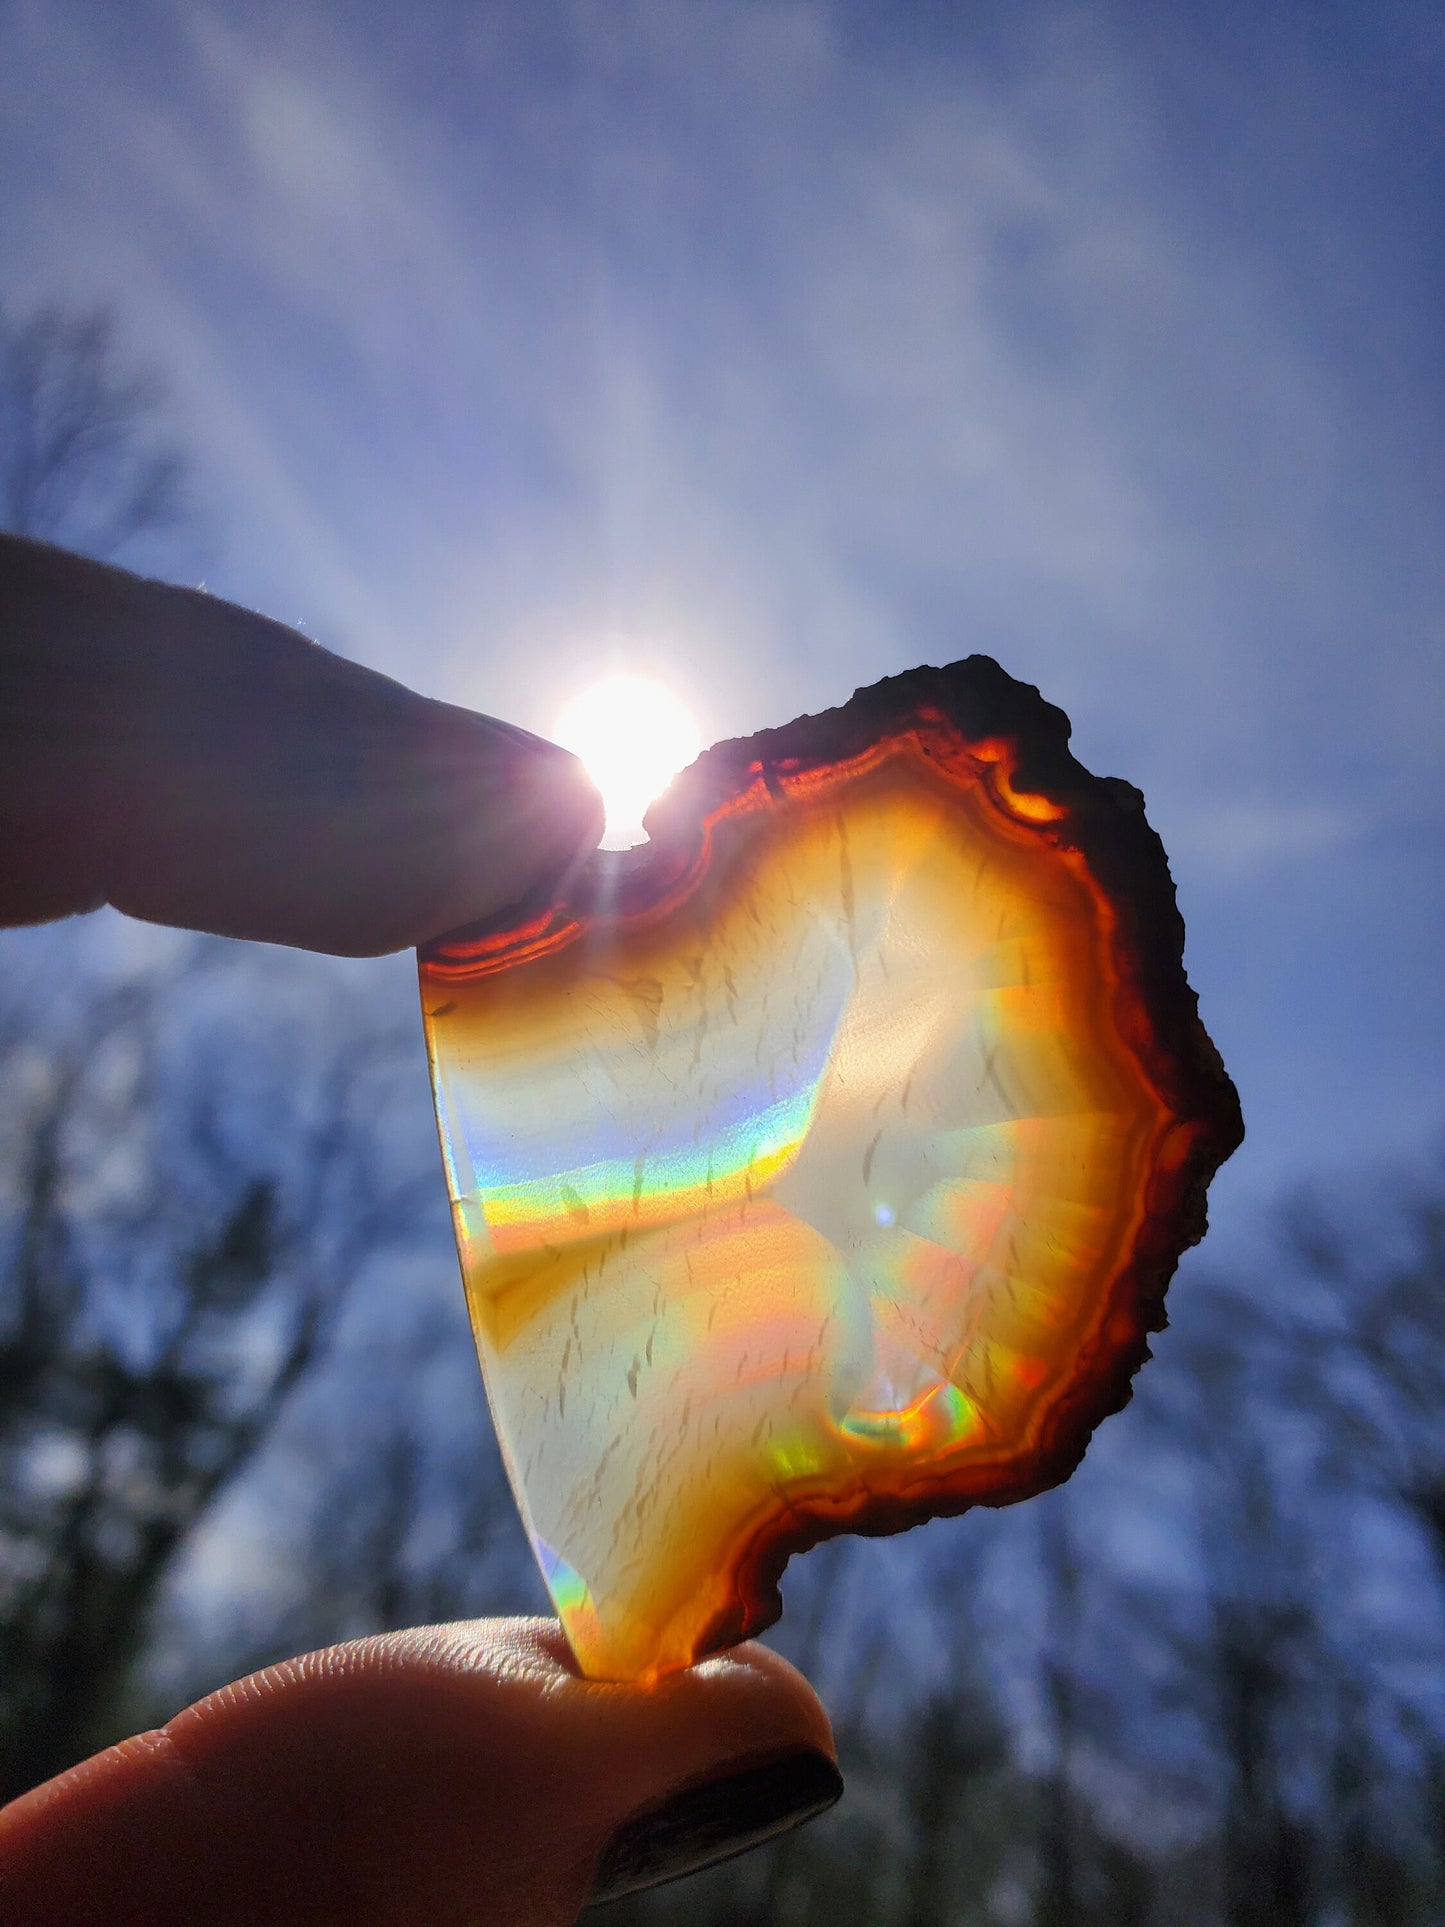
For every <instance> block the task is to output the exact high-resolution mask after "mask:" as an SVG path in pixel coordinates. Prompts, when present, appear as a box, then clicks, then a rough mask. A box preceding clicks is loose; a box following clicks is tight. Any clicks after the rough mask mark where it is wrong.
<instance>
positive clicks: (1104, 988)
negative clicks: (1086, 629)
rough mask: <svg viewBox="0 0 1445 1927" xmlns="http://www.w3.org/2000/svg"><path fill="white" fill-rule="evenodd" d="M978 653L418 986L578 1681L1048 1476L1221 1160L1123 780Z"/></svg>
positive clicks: (770, 758)
mask: <svg viewBox="0 0 1445 1927" xmlns="http://www.w3.org/2000/svg"><path fill="white" fill-rule="evenodd" d="M1068 735H1069V725H1068V722H1067V719H1066V718H1065V717H1064V715H1063V714H1062V712H1061V711H1059V710H1058V709H1055V708H1053V707H1051V706H1050V705H1048V704H1047V703H1045V702H1044V701H1043V699H1042V698H1041V697H1040V696H1039V694H1038V692H1037V691H1036V690H1033V689H1030V688H1027V687H1026V686H1024V685H1022V684H1020V683H1017V682H1014V681H1013V680H1012V679H1011V678H1010V677H1008V676H1007V675H1005V673H1004V672H1003V671H1002V670H1001V669H1000V668H999V667H998V666H997V664H995V663H993V662H991V661H989V660H988V659H987V658H985V657H977V656H975V657H972V658H970V659H969V660H968V661H966V662H961V663H956V664H954V665H953V666H952V667H950V668H947V669H920V670H916V671H914V672H912V673H910V674H908V675H904V676H899V677H895V678H892V679H891V680H889V681H887V682H883V683H880V684H878V685H877V686H876V687H875V688H872V689H868V690H864V691H861V692H860V693H859V694H857V695H856V696H855V697H854V698H853V700H852V701H851V702H850V703H848V704H847V705H846V706H845V707H844V708H842V709H837V710H833V711H831V712H829V713H828V714H825V715H821V716H814V717H804V718H802V719H800V720H799V721H797V722H795V723H792V724H790V725H788V726H787V727H786V728H783V729H778V730H771V731H767V732H764V733H763V734H761V735H758V736H755V737H752V738H750V739H749V740H747V741H744V742H733V743H722V744H719V745H718V746H717V747H715V748H713V749H711V750H708V751H707V752H706V753H705V754H704V755H703V756H701V757H700V758H699V759H698V761H697V762H696V763H694V764H693V766H692V767H691V769H689V770H687V771H686V772H684V774H683V775H682V776H681V777H680V778H678V779H677V781H676V782H675V783H674V785H673V787H672V788H671V790H669V792H668V793H667V795H666V796H665V797H664V798H663V799H662V800H661V801H660V802H659V803H657V804H655V805H654V807H653V810H652V812H651V814H650V815H649V817H648V819H647V828H648V830H649V833H650V836H651V842H650V843H648V844H644V845H643V846H641V848H640V849H638V850H636V851H629V852H625V853H621V854H619V853H615V852H599V853H597V854H596V855H595V856H594V857H592V858H591V859H590V860H589V861H588V863H587V864H586V866H585V867H583V868H582V870H581V871H580V873H579V874H578V875H577V876H575V877H574V878H573V879H572V881H571V883H570V884H569V885H567V886H566V887H565V888H564V890H563V891H562V893H561V894H560V895H559V896H558V897H557V898H556V899H555V900H552V901H549V902H546V903H540V904H536V905H533V906H530V907H528V908H525V909H524V910H522V911H519V912H518V913H517V914H516V915H514V916H512V917H511V918H508V919H504V920H502V921H500V922H497V923H494V924H492V925H490V926H488V927H484V928H477V929H475V930H471V931H468V932H464V933H462V934H461V935H459V936H457V937H455V938H453V939H449V940H447V941H444V942H442V943H439V944H437V945H435V946H433V947H432V948H431V949H430V950H429V951H428V952H427V953H425V955H424V956H423V959H422V964H421V981H422V997H423V1008H424V1012H425V1019H426V1026H427V1035H428V1041H429V1047H430V1052H431V1061H432V1068H433V1076H434V1087H435V1093H436V1102H437V1113H438V1117H439V1120H440V1126H441V1137H442V1145H443V1152H444V1157H445V1162H446V1168H447V1175H448V1181H449V1184H450V1188H451V1197H452V1205H453V1212H454V1217H455V1223H456V1233H457V1243H458V1247H459V1249H460V1253H461V1261H462V1270H463V1274H464V1278H465V1283H466V1291H467V1299H468V1304H469V1306H470V1310H471V1317H472V1325H473V1329H474V1331H475V1333H476V1340H477V1348H478V1351H479V1353H480V1355H481V1361H482V1369H483V1372H484V1374H485V1378H486V1384H487V1391H488V1395H489V1397H490V1401H491V1406H492V1411H493V1414H494V1416H495V1419H496V1423H497V1429H498V1432H499V1434H500V1437H501V1441H502V1446H503V1450H504V1452H505V1455H506V1459H507V1463H508V1467H509V1470H510V1473H511V1478H512V1483H513V1487H514V1489H515V1491H516V1495H517V1500H518V1503H519V1505H520V1507H521V1510H522V1515H523V1518H524V1519H525V1521H526V1524H527V1529H528V1531H529V1533H530V1534H531V1538H532V1543H533V1546H534V1547H535V1549H536V1553H537V1557H538V1559H539V1561H540V1563H541V1566H542V1570H543V1573H544V1574H545V1576H546V1579H547V1584H548V1586H549V1588H550V1589H551V1593H552V1597H553V1599H554V1600H555V1602H556V1606H557V1611H558V1613H559V1614H560V1615H561V1619H562V1623H563V1625H564V1627H565V1628H566V1632H567V1636H568V1638H569V1639H570V1641H571V1643H572V1647H573V1651H574V1652H575V1654H576V1657H577V1660H578V1663H579V1665H580V1666H581V1668H582V1670H583V1671H584V1672H585V1673H587V1674H588V1675H590V1676H593V1677H596V1678H603V1679H651V1678H655V1677H656V1676H658V1675H659V1674H661V1673H664V1672H666V1671H669V1670H671V1669H673V1668H676V1667H681V1666H685V1665H687V1664H689V1663H690V1662H691V1661H693V1660H695V1659H697V1658H698V1657H700V1656H701V1655H702V1654H705V1653H707V1652H709V1651H712V1650H715V1649H716V1648H719V1647H721V1646H725V1645H728V1644H731V1643H732V1642H734V1641H736V1640H738V1639H741V1638H743V1637H744V1636H745V1635H747V1634H750V1633H754V1632H757V1631H758V1630H760V1629H761V1628H762V1627H764V1626H767V1625H768V1624H770V1623H771V1622H772V1620H773V1619H774V1618H776V1616H777V1613H778V1610H779V1599H778V1591H777V1581H778V1578H779V1576H780V1574H781V1572H782V1568H783V1566H784V1564H785V1563H786V1561H787V1559H788V1557H789V1555H790V1554H791V1553H793V1552H795V1551H798V1550H800V1549H801V1548H803V1547H806V1546H808V1545H811V1544H813V1543H814V1542H815V1541H817V1540H819V1539H822V1538H826V1537H828V1536H830V1535H832V1534H834V1533H838V1532H868V1533H883V1532H894V1531H898V1530H900V1529H902V1528H903V1527H905V1526H910V1525H913V1524H915V1523H916V1522H918V1521H920V1520H922V1519H926V1518H928V1517H930V1516H932V1515H934V1514H938V1513H954V1512H960V1511H962V1510H964V1509H965V1508H966V1507H968V1506H971V1505H974V1504H979V1503H982V1504H988V1505H999V1504H1002V1503H1004V1502H1006V1501H1009V1500H1013V1499H1020V1498H1024V1497H1027V1496H1028V1495H1029V1494H1031V1493H1035V1492H1038V1491H1040V1490H1042V1489H1043V1488H1044V1487H1046V1486H1050V1485H1053V1484H1055V1483H1056V1482H1057V1481H1059V1480H1060V1479H1062V1478H1065V1477H1066V1476H1067V1475H1068V1473H1069V1472H1070V1471H1071V1470H1072V1469H1073V1467H1074V1466H1075V1464H1076V1463H1077V1462H1078V1459H1079V1457H1080V1455H1081V1454H1082V1452H1083V1449H1084V1446H1085V1443H1086V1441H1087V1439H1088V1437H1089V1434H1090V1432H1091V1431H1092V1429H1093V1427H1094V1426H1095V1425H1096V1424H1097V1423H1098V1421H1099V1420H1100V1419H1101V1418H1102V1417H1104V1415H1105V1414H1106V1413H1108V1412H1110V1411H1113V1410H1114V1409H1116V1408H1117V1407H1118V1406H1119V1405H1121V1404H1122V1403H1123V1402H1124V1400H1125V1399H1126V1398H1127V1396H1128V1389H1129V1381H1130V1378H1131V1376H1132V1374H1133V1372H1134V1371H1135V1370H1136V1368H1137V1367H1138V1365H1139V1364H1140V1363H1141V1361H1142V1360H1143V1359H1144V1358H1145V1357H1146V1356H1147V1355H1148V1347H1147V1334H1148V1333H1149V1332H1150V1331H1151V1330H1155V1329H1158V1328H1159V1327H1160V1326H1161V1325H1162V1324H1163V1322H1164V1320H1163V1295H1164V1288H1165V1285H1166V1284H1167V1282H1168V1279H1169V1277H1170V1274H1171V1273H1172V1271H1173V1269H1174V1267H1175V1264H1176V1262H1177V1260H1178V1257H1179V1254H1180V1252H1181V1251H1182V1250H1183V1249H1184V1247H1185V1246H1187V1245H1189V1244H1191V1243H1193V1242H1194V1241H1195V1240H1196V1239H1198V1238H1199V1237H1200V1236H1201V1235H1202V1232H1203V1229H1204V1192H1205V1187H1206V1185H1207V1183H1208V1181H1209V1179H1210V1177H1211V1176H1212V1174H1213V1172H1214V1170H1215V1169H1216V1167H1217V1166H1218V1164H1219V1163H1220V1162H1221V1161H1222V1159H1223V1158H1224V1157H1226V1156H1227V1155H1228V1154H1229V1152H1230V1151H1231V1150H1232V1149H1233V1148H1234V1146H1235V1145H1236V1144H1237V1143H1238V1141H1239V1138H1240V1135H1241V1125H1240V1120H1239V1107H1238V1102H1237V1099H1236V1097H1235V1093H1234V1088H1233V1086H1232V1085H1231V1084H1230V1082H1229V1080H1228V1078H1227V1077H1226V1076H1225V1074H1224V1071H1223V1069H1222V1067H1221V1065H1220V1062H1219V1059H1218V1056H1217V1055H1216V1053H1215V1051H1214V1049H1213V1046H1212V1045H1211V1043H1210V1041H1209V1039H1208V1037H1207V1036H1206V1035H1205V1032H1204V1030H1203V1028H1202V1027H1201V1025H1200V1023H1199V1020H1198V1016H1197V1014H1196V1006H1195V999H1194V996H1193V993H1192V992H1191V991H1190V989H1189V986H1188V984H1187V982H1186V980H1185V977H1184V971H1183V964H1182V951H1183V935H1184V932H1183V925H1182V924H1181V922H1180V919H1179V916H1178V913H1177V911H1176V909H1175V902H1174V890H1173V885H1172V883H1171V881H1170V876H1169V870H1168V866H1167V864H1166V861H1165V857H1164V852H1163V849H1162V847H1161V846H1160V844H1159V841H1158V839H1157V837H1156V836H1155V835H1154V833H1153V832H1152V830H1150V829H1149V827H1148V825H1147V824H1146V822H1145V819H1144V813H1143V806H1142V799H1141V798H1140V796H1139V794H1138V792H1137V791H1135V790H1133V789H1131V788H1130V787H1129V786H1128V785H1127V784H1124V783H1120V782H1116V781H1112V780H1101V779H1099V778H1096V777H1093V776H1090V775H1089V774H1088V772H1087V771H1085V770H1084V769H1083V768H1081V766H1080V765H1079V764H1078V763H1077V762H1076V761H1075V760H1074V758H1073V756H1072V755H1071V754H1070V752H1069V749H1068Z"/></svg>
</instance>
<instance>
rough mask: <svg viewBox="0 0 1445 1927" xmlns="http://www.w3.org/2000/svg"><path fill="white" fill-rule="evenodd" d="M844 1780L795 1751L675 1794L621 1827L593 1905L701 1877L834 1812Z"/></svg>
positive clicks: (824, 1762) (819, 1757)
mask: <svg viewBox="0 0 1445 1927" xmlns="http://www.w3.org/2000/svg"><path fill="white" fill-rule="evenodd" d="M842 1792H843V1776H842V1774H841V1773H840V1772H839V1771H838V1769H837V1767H836V1766H834V1764H833V1762H832V1761H831V1760H830V1759H827V1758H826V1757H825V1756H824V1755H823V1754H821V1753H811V1752H809V1753H789V1754H787V1755H785V1756H784V1758H782V1759H781V1760H769V1761H768V1762H767V1764H766V1765H765V1766H754V1767H748V1768H745V1769H744V1770H743V1771H742V1772H740V1773H729V1774H727V1775H726V1776H725V1777H724V1778H722V1779H720V1780H708V1781H706V1782H705V1783H704V1784H703V1785H702V1786H695V1787H687V1788H685V1789H684V1791H683V1792H681V1793H674V1794H673V1796H672V1798H671V1799H670V1800H665V1801H664V1802H663V1803H662V1805H661V1806H658V1807H652V1808H650V1809H649V1810H648V1811H647V1812H645V1813H639V1814H638V1815H636V1816H635V1818H633V1819H631V1820H629V1821H627V1823H626V1824H625V1825H624V1826H623V1827H621V1828H620V1829H619V1831H618V1832H617V1833H616V1834H615V1835H614V1836H613V1838H612V1843H611V1845H610V1846H609V1847H608V1849H607V1851H606V1852H605V1853H604V1854H603V1856H602V1860H601V1863H600V1865H599V1866H598V1869H597V1878H596V1880H595V1882H594V1883H593V1887H592V1896H591V1898H590V1899H589V1901H588V1902H587V1905H588V1906H589V1907H600V1906H602V1905H603V1904H604V1903H605V1902H606V1901H609V1900H620V1899H621V1898H622V1896H623V1895H624V1894H635V1893H639V1892H640V1891H641V1890H642V1889H643V1888H644V1887H660V1886H661V1885H662V1883H663V1882H664V1881H665V1880H680V1879H681V1878H682V1876H683V1875H684V1874H689V1873H700V1872H701V1871H702V1869H703V1868H704V1867H715V1866H717V1864H718V1862H719V1861H722V1860H731V1859H732V1858H733V1856H734V1855H735V1854H739V1853H746V1852H747V1851H748V1850H749V1848H751V1847H760V1846H762V1844H763V1843H764V1841H766V1840H771V1839H773V1838H774V1836H775V1835H777V1834H780V1833H786V1832H787V1831H788V1830H789V1828H790V1827H797V1826H801V1825H802V1823H803V1822H804V1821H805V1820H812V1819H814V1818H815V1817H816V1816H817V1815H818V1814H820V1813H826V1812H827V1810H828V1808H829V1807H831V1806H832V1805H834V1804H835V1802H836V1801H837V1800H838V1799H839V1798H840V1797H841V1795H842Z"/></svg>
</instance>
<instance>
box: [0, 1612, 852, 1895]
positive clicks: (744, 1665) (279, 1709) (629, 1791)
mask: <svg viewBox="0 0 1445 1927" xmlns="http://www.w3.org/2000/svg"><path fill="white" fill-rule="evenodd" d="M565 1650H566V1649H565V1647H564V1645H563V1643H562V1640H561V1635H560V1633H559V1631H558V1629H557V1628H556V1626H555V1625H554V1624H552V1623H551V1622H547V1621H539V1620H502V1621H481V1622H475V1623H473V1624H468V1625H458V1626H442V1627H433V1628H429V1629H426V1630H424V1631H420V1632H412V1633H400V1634H391V1635H387V1636H385V1637H383V1638H379V1639H372V1640H364V1641H361V1642H359V1643H357V1644H355V1645H351V1646H340V1647H334V1648H332V1649H330V1650H329V1651H326V1652H322V1653H314V1654H311V1655H309V1656H308V1657H307V1658H305V1659H299V1660H293V1661H290V1662H288V1663H287V1664H286V1665H284V1666H278V1667H273V1668H271V1669H270V1670H269V1671H267V1672H265V1673H260V1674H257V1675H255V1676H254V1677H253V1678H251V1679H249V1680H243V1681H241V1682H240V1683H239V1684H237V1685H234V1686H229V1687H226V1688H224V1689H223V1690H222V1691H221V1692H219V1693H216V1694H213V1695H212V1696H211V1697H210V1698H209V1699H206V1700H202V1701H201V1702H200V1703H199V1704H198V1705H196V1706H193V1707H191V1708H189V1709H188V1710H187V1711H186V1712H184V1713H182V1714H181V1715H180V1716H179V1717H178V1718H177V1719H174V1720H172V1721H171V1723H170V1725H169V1726H167V1727H165V1728H164V1729H163V1730H161V1731H160V1732H158V1733H150V1734H146V1735H144V1736H142V1737H141V1738H140V1739H136V1740H129V1741H127V1742H125V1744H124V1745H122V1746H119V1747H115V1748H112V1749H111V1751H110V1752H108V1753H102V1754H98V1755H97V1756H96V1757H95V1758H94V1759H92V1760H89V1761H87V1762H85V1764H84V1765H82V1766H80V1767H77V1768H76V1769H74V1771H72V1772H70V1773H67V1774H63V1775H62V1776H61V1777H60V1778H59V1779H57V1780H52V1781H51V1782H50V1783H49V1784H48V1785H47V1786H44V1787H41V1788H39V1789H38V1790H37V1791H36V1792H34V1793H31V1794H27V1795H26V1796H25V1797H24V1798H22V1799H20V1800H17V1801H15V1802H13V1803H12V1804H11V1806H9V1807H8V1808H6V1809H5V1811H4V1812H3V1813H0V1903H3V1904H0V1915H3V1917H4V1918H6V1919H15V1920H21V1919H23V1920H25V1921H27V1922H30V1923H32V1927H51V1923H57V1924H58V1923H60V1922H65V1923H67V1927H73V1924H74V1923H77V1922H86V1921H96V1922H101V1921H103V1922H106V1923H107V1924H108V1927H123V1924H124V1923H129V1922H136V1923H140V1922H145V1923H146V1927H167V1923H171V1922H187V1923H189V1922H196V1921H205V1922H207V1923H213V1924H214V1927H229V1923H232V1922H235V1923H242V1922H244V1923H247V1927H250V1924H251V1923H254V1922H256V1921H262V1920H264V1921H269V1922H277V1923H282V1922H284V1923H290V1924H292V1927H320V1923H332V1922H334V1923H337V1924H338V1927H340V1924H341V1923H353V1922H356V1921H362V1920H364V1921H367V1922H369V1923H376V1927H403V1924H405V1927H410V1924H411V1923H417V1927H421V1923H426V1924H427V1927H448V1923H453V1922H455V1923H462V1922H468V1923H476V1922H487V1923H492V1924H493V1927H553V1924H555V1923H560V1922H566V1921H571V1920H573V1919H575V1917H576V1915H577V1912H578V1910H579V1908H581V1907H582V1906H583V1905H584V1903H585V1902H586V1901H587V1900H588V1898H589V1896H594V1897H598V1898H607V1897H613V1896H615V1895H616V1894H619V1893H622V1892H626V1891H630V1890H632V1889H634V1888H635V1887H637V1886H639V1885H647V1884H653V1883H654V1882H655V1881H656V1880H657V1879H658V1878H665V1877H670V1876H671V1875H673V1874H676V1873H680V1872H685V1871H690V1870H691V1869H692V1868H693V1867H695V1866H697V1865H700V1864H711V1862H712V1861H714V1860H717V1859H720V1858H725V1857H726V1856H727V1854H728V1853H730V1852H736V1851H741V1850H742V1849H744V1848H746V1847H747V1846H749V1845H753V1844H756V1843H757V1841H758V1840H760V1839H763V1838H766V1837H769V1835H770V1834H771V1833H775V1832H778V1831H781V1830H782V1829H783V1828H784V1827H786V1826H788V1825H792V1824H796V1823H797V1822H798V1821H800V1820H802V1819H806V1818H809V1817H811V1815H812V1814H813V1813H815V1812H819V1811H821V1810H822V1808H823V1807H825V1806H827V1805H830V1804H831V1803H832V1800H833V1799H835V1798H836V1797H837V1794H838V1793H839V1792H840V1791H841V1789H842V1782H841V1780H839V1779H838V1777H837V1770H836V1765H835V1764H834V1755H833V1743H832V1737H831V1734H830V1731H829V1727H828V1722H827V1717H826V1715H825V1714H824V1712H823V1710H822V1707H821V1706H820V1705H819V1703H818V1701H817V1699H816V1698H815V1697H814V1695H813V1693H812V1692H811V1690H810V1689H809V1688H808V1686H807V1685H806V1684H805V1682H804V1681H803V1679H802V1678H801V1676H800V1675H799V1674H797V1673H796V1672H794V1671H793V1669H792V1668H791V1667H790V1666H788V1665H787V1663H786V1662H785V1661H784V1660H781V1659H779V1658H778V1657H777V1656H776V1655H775V1654H773V1653H770V1652H768V1651H767V1650H766V1649H765V1648H763V1647H760V1646H743V1647H739V1648H738V1649H737V1650H736V1652H734V1653H731V1654H728V1655H726V1656H724V1657H720V1658H717V1659H714V1660H709V1661H706V1662H704V1663H703V1664H702V1665H701V1666H698V1667H695V1668H693V1669H692V1670H691V1671H689V1672H686V1673H678V1674H674V1675H672V1676H670V1677H669V1678H666V1679H664V1680H662V1681H660V1682H659V1683H658V1684H657V1685H655V1686H652V1687H637V1686H623V1685H608V1684H604V1683H599V1682H595V1681H588V1680H582V1679H579V1678H578V1677H577V1676H576V1674H575V1672H574V1671H573V1670H572V1668H571V1666H570V1664H569V1662H568V1661H567V1659H566V1658H565ZM599 1874H600V1883H601V1884H600V1886H599V1885H598V1881H599Z"/></svg>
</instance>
